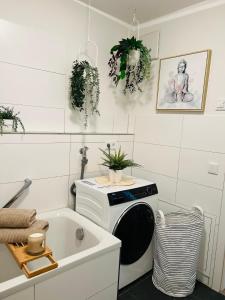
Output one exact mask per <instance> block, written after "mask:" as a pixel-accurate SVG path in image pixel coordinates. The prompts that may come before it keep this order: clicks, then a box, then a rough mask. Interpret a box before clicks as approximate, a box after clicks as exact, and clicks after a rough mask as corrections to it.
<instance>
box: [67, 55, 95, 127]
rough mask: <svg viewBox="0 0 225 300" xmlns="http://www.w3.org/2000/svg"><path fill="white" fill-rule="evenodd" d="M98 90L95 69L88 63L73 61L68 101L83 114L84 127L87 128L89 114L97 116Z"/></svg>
mask: <svg viewBox="0 0 225 300" xmlns="http://www.w3.org/2000/svg"><path fill="white" fill-rule="evenodd" d="M99 95H100V88H99V74H98V69H97V67H92V66H91V65H90V64H89V62H88V61H86V60H84V61H80V62H79V61H78V60H76V61H74V63H73V69H72V76H71V77H70V99H71V104H72V107H73V108H74V109H75V110H78V111H80V112H83V113H84V127H85V128H86V127H87V120H88V116H89V114H90V113H91V114H98V115H100V113H99V111H98V102H99Z"/></svg>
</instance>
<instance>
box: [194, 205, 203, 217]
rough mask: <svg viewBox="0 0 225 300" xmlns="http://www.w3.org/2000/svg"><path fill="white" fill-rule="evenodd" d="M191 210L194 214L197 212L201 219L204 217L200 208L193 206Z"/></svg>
mask: <svg viewBox="0 0 225 300" xmlns="http://www.w3.org/2000/svg"><path fill="white" fill-rule="evenodd" d="M192 210H193V211H195V212H197V213H198V214H199V215H201V217H203V216H204V211H203V209H202V208H201V206H199V205H195V206H193V207H192Z"/></svg>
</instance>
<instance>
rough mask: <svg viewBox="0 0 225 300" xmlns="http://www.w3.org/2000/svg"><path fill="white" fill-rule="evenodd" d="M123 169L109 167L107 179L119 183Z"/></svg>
mask: <svg viewBox="0 0 225 300" xmlns="http://www.w3.org/2000/svg"><path fill="white" fill-rule="evenodd" d="M122 176H123V171H122V170H111V169H109V181H110V182H111V183H120V181H121V180H122Z"/></svg>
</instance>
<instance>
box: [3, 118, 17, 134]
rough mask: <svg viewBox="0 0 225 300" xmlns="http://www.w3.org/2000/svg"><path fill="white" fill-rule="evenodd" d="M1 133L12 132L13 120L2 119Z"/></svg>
mask: <svg viewBox="0 0 225 300" xmlns="http://www.w3.org/2000/svg"><path fill="white" fill-rule="evenodd" d="M3 124H4V125H3V132H14V131H15V130H14V128H13V120H10V119H3Z"/></svg>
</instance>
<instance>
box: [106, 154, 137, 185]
mask: <svg viewBox="0 0 225 300" xmlns="http://www.w3.org/2000/svg"><path fill="white" fill-rule="evenodd" d="M100 151H101V152H102V153H103V154H104V157H102V160H103V163H102V165H103V166H105V167H108V168H109V180H110V182H111V183H119V182H120V181H121V179H122V170H123V169H125V168H127V167H140V165H139V164H137V163H135V162H134V161H133V160H131V159H126V156H127V154H125V153H124V152H122V151H121V148H119V150H118V151H116V150H115V151H113V152H111V151H110V149H108V151H107V150H106V151H105V150H103V149H100Z"/></svg>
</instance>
